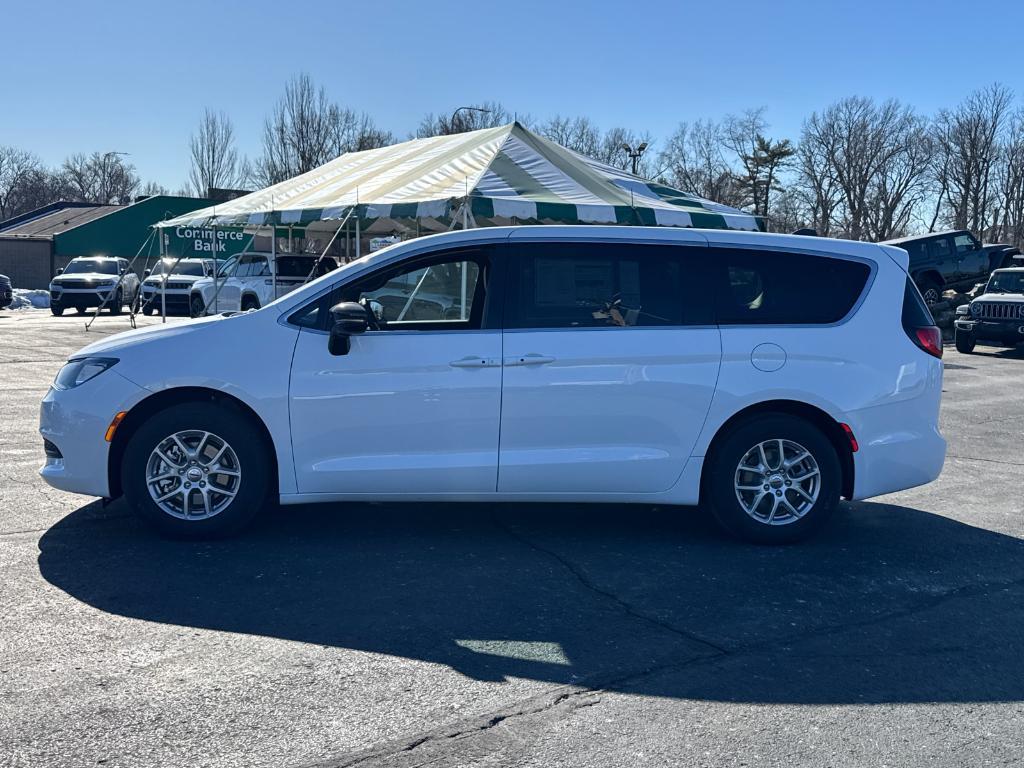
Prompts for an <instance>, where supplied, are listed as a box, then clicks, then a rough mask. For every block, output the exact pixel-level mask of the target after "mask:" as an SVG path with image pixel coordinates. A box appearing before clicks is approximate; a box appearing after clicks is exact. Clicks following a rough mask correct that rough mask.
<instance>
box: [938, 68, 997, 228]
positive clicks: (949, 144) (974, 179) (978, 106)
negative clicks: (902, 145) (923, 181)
mask: <svg viewBox="0 0 1024 768" xmlns="http://www.w3.org/2000/svg"><path fill="white" fill-rule="evenodd" d="M1012 101H1013V94H1012V92H1011V91H1010V90H1009V89H1008V88H1006V87H1005V86H1002V85H998V84H995V85H991V86H989V87H988V88H984V89H982V90H980V91H975V92H974V93H972V94H971V95H970V96H968V97H967V98H966V99H965V100H964V101H962V102H961V103H960V104H959V105H958V106H957V107H956V108H955V109H953V110H945V109H944V110H941V111H940V112H939V114H938V116H937V117H936V119H935V131H934V138H935V142H936V146H937V151H938V153H939V156H940V158H941V159H940V160H939V162H938V163H937V167H938V168H939V169H940V170H941V178H939V179H938V182H939V184H940V185H941V186H942V187H943V189H944V193H943V197H944V199H945V201H946V202H945V208H944V210H945V214H946V219H945V220H946V222H947V223H948V224H950V225H952V226H953V227H955V228H957V229H969V230H971V231H972V232H974V233H975V234H976V235H978V236H979V237H981V236H983V235H984V234H985V230H986V228H987V227H988V226H989V225H990V224H991V223H992V215H993V213H994V210H993V208H994V205H995V198H996V187H997V185H996V183H995V178H994V176H995V171H996V165H997V163H998V162H999V153H1000V138H1001V136H1002V133H1003V131H1004V128H1005V127H1006V123H1007V119H1008V117H1009V115H1010V109H1011V105H1012Z"/></svg>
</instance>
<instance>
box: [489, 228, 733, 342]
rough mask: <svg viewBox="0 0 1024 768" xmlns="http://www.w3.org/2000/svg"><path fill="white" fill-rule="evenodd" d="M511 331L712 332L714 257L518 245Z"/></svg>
mask: <svg viewBox="0 0 1024 768" xmlns="http://www.w3.org/2000/svg"><path fill="white" fill-rule="evenodd" d="M505 253H506V255H507V259H508V273H507V274H508V291H507V293H506V297H507V299H506V305H505V319H504V325H505V327H506V328H652V327H666V326H680V325H710V324H712V323H713V322H714V316H713V312H712V306H711V305H712V295H711V293H712V292H711V291H708V290H707V276H708V273H707V272H706V270H707V269H708V267H707V264H708V249H707V248H700V247H697V248H693V247H687V246H675V245H643V244H634V243H587V242H581V243H515V244H510V245H508V246H506V247H505Z"/></svg>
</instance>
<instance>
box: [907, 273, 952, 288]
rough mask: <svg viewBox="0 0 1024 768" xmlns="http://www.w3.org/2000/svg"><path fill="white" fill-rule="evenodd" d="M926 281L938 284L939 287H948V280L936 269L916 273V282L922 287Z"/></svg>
mask: <svg viewBox="0 0 1024 768" xmlns="http://www.w3.org/2000/svg"><path fill="white" fill-rule="evenodd" d="M925 281H931V282H933V283H937V284H938V285H939V287H940V288H941V287H943V286H944V285H946V279H945V278H944V277H943V276H942V273H941V272H939V271H938V270H936V269H921V270H918V271H917V272H915V273H914V282H915V283H917V284H918V285H920V284H921V283H923V282H925Z"/></svg>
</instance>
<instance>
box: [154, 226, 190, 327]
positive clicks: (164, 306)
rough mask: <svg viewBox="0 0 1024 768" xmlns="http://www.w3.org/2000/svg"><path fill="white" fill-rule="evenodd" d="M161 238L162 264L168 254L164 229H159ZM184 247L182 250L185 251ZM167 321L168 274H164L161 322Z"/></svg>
mask: <svg viewBox="0 0 1024 768" xmlns="http://www.w3.org/2000/svg"><path fill="white" fill-rule="evenodd" d="M158 231H159V233H160V234H159V235H158V237H159V238H160V266H161V267H162V266H163V264H164V256H166V255H167V244H166V243H165V242H164V231H163V230H162V229H160V230H158ZM184 250H185V249H184V247H182V251H184ZM166 323H167V275H164V281H163V282H162V283H161V284H160V324H161V325H164V324H166Z"/></svg>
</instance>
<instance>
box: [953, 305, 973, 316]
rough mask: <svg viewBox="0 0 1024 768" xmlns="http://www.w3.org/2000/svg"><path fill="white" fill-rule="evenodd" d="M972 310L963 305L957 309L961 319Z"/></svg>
mask: <svg viewBox="0 0 1024 768" xmlns="http://www.w3.org/2000/svg"><path fill="white" fill-rule="evenodd" d="M970 309H971V308H970V306H969V305H967V304H961V305H960V306H959V307H957V308H956V314H957V317H959V316H960V315H966V314H967V313H968V312H969V311H970Z"/></svg>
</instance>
